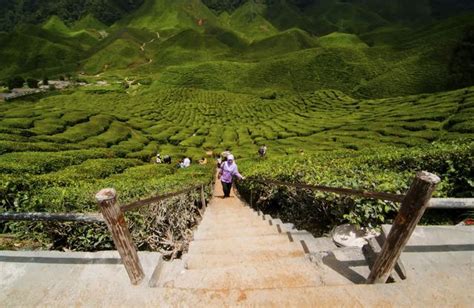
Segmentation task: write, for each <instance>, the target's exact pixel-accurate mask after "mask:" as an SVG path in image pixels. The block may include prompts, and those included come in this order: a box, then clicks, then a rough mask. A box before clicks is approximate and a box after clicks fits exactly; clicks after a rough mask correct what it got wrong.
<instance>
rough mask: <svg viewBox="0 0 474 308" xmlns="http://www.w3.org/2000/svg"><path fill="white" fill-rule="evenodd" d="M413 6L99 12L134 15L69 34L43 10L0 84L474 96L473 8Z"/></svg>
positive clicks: (24, 33)
mask: <svg viewBox="0 0 474 308" xmlns="http://www.w3.org/2000/svg"><path fill="white" fill-rule="evenodd" d="M63 2H64V3H69V2H68V1H63ZM63 2H60V3H59V4H56V6H55V7H62V5H63V4H62V3H63ZM89 2H97V1H92V0H91V1H89ZM99 2H100V1H99ZM99 2H97V3H99ZM112 2H113V4H111V3H112ZM412 2H413V1H411V2H410V3H408V2H407V1H395V3H394V2H390V3H380V1H362V0H361V1H345V2H340V1H330V0H328V1H246V2H243V3H239V2H238V1H225V2H219V3H220V4H217V3H216V2H212V3H210V2H206V4H208V5H209V6H210V7H213V8H215V6H216V5H217V6H219V7H222V9H225V10H226V11H225V12H223V13H221V14H219V15H217V13H215V12H213V11H211V10H210V9H209V8H208V6H206V5H205V4H203V3H202V2H201V1H200V0H193V1H185V0H177V1H171V0H156V1H155V0H154V1H151V0H150V1H145V2H144V3H143V5H141V6H138V5H137V4H138V2H136V1H133V2H125V1H123V4H121V3H122V2H120V1H102V2H100V3H102V4H103V5H105V6H107V7H108V6H110V7H117V8H120V10H122V11H129V10H130V9H132V8H136V9H135V10H133V11H131V13H130V14H127V15H126V16H124V17H123V18H121V19H120V20H117V21H116V22H115V24H113V26H111V27H109V26H106V25H105V24H103V23H101V22H100V21H99V20H97V19H96V18H95V17H93V16H92V15H90V14H86V13H87V12H86V13H81V15H80V16H79V17H80V19H78V18H79V17H78V18H76V19H77V21H76V22H74V23H72V22H71V20H70V19H67V18H65V17H64V16H62V15H61V14H59V13H57V14H56V15H58V16H59V18H58V17H57V16H56V15H52V14H54V13H55V12H52V11H51V10H46V11H45V12H49V13H48V14H49V15H47V18H45V19H44V22H42V23H41V24H37V25H31V24H30V25H25V24H23V25H19V26H18V27H17V28H16V29H15V30H14V31H10V32H8V33H0V45H1V46H2V49H1V50H0V66H1V67H2V70H0V79H8V78H9V77H11V76H12V75H14V74H22V75H24V76H23V77H25V78H26V77H34V78H36V79H39V78H43V77H44V76H54V75H58V74H65V73H71V74H78V73H85V74H86V75H90V76H95V75H97V74H102V76H103V77H104V78H116V77H119V78H125V77H130V76H133V77H136V78H138V79H144V78H148V77H149V76H150V75H151V76H152V77H153V79H155V80H158V82H159V83H160V84H161V85H163V86H167V85H170V84H171V85H175V86H179V87H183V86H184V87H198V88H204V89H209V90H226V91H231V92H244V93H248V92H249V91H251V92H259V91H266V90H267V89H268V88H271V91H275V92H276V93H278V92H291V93H294V92H295V91H296V92H308V91H314V90H319V89H328V88H330V89H336V90H340V91H343V92H344V93H346V94H350V95H352V96H357V97H365V98H374V97H392V96H398V95H408V94H418V93H425V92H436V91H440V90H445V89H453V88H460V87H465V86H470V85H472V80H471V78H472V77H471V73H470V71H471V69H470V66H469V65H468V64H469V61H470V58H471V57H470V56H469V55H470V51H469V48H470V46H471V45H472V44H470V43H469V42H470V39H469V37H470V36H469V35H468V34H466V33H469V32H468V30H467V29H469V27H472V26H473V25H474V22H473V20H474V19H473V18H472V16H473V15H472V12H470V10H469V9H470V6H469V4H467V3H464V2H462V1H456V3H457V4H459V5H460V6H458V7H454V6H453V4H452V3H451V4H450V5H451V6H453V7H454V9H453V10H447V9H446V7H447V6H449V5H448V4H447V3H444V2H443V1H437V2H433V3H431V2H429V1H419V3H412ZM415 2H416V1H415ZM22 3H23V2H22ZM75 3H77V2H75ZM81 3H82V2H81ZM87 3H88V1H86V2H85V3H84V4H74V5H78V6H81V7H82V6H84V7H87V5H88V4H87ZM126 3H130V6H128V4H126ZM18 5H20V6H21V5H25V7H29V6H28V5H27V1H26V2H24V3H23V4H18ZM35 5H36V4H35ZM38 5H40V4H38ZM229 8H230V9H229ZM232 8H234V9H232ZM440 8H442V9H440ZM217 9H218V10H220V8H217ZM462 9H465V10H462ZM6 11H7V12H9V10H6ZM13 11H14V10H13ZM67 11H68V12H82V11H81V10H80V9H76V10H72V9H71V10H67ZM94 11H97V12H100V11H101V10H94ZM109 12H112V13H113V10H110V11H109ZM440 12H443V13H440ZM461 13H462V14H461ZM44 14H46V13H44ZM45 16H46V15H45ZM397 16H398V17H400V18H398V19H397V18H395V17H397ZM76 19H74V20H76ZM400 20H405V21H406V22H400ZM414 20H416V21H417V22H411V21H414ZM447 75H448V76H450V77H449V78H445V76H447Z"/></svg>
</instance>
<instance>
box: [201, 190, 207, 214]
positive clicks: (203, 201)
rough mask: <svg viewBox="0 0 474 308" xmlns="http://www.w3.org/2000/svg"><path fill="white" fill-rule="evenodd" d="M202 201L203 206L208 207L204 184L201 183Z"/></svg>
mask: <svg viewBox="0 0 474 308" xmlns="http://www.w3.org/2000/svg"><path fill="white" fill-rule="evenodd" d="M201 203H202V207H203V208H205V207H206V197H204V185H201Z"/></svg>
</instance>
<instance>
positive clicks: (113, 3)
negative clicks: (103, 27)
mask: <svg viewBox="0 0 474 308" xmlns="http://www.w3.org/2000/svg"><path fill="white" fill-rule="evenodd" d="M143 2H144V0H83V1H77V0H54V1H49V0H43V1H41V0H0V7H1V9H0V31H7V32H8V31H11V30H13V29H14V28H15V26H17V25H19V24H23V23H31V24H39V23H42V22H44V21H46V20H47V19H48V18H49V17H50V16H52V15H57V16H58V17H59V18H61V20H63V21H65V22H66V23H72V22H74V21H76V20H79V19H81V18H82V17H84V16H86V15H88V14H92V15H93V16H94V17H95V18H97V19H98V20H100V21H101V22H103V23H105V24H108V25H110V24H112V23H114V22H115V21H117V20H119V19H121V18H122V17H123V16H124V15H126V14H127V13H129V12H130V11H132V10H134V9H136V8H137V7H139V6H140V5H141V4H142V3H143Z"/></svg>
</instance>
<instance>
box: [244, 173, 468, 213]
mask: <svg viewBox="0 0 474 308" xmlns="http://www.w3.org/2000/svg"><path fill="white" fill-rule="evenodd" d="M253 181H255V182H259V183H262V184H274V185H278V186H288V187H295V188H305V189H312V190H319V191H325V192H332V193H336V194H341V195H355V196H361V197H367V198H373V199H379V200H386V201H392V202H402V201H403V199H404V198H405V195H401V194H392V193H385V192H373V191H365V190H355V189H350V188H337V187H328V186H321V185H309V184H302V183H289V182H282V181H276V180H268V179H265V180H253ZM428 208H432V209H474V198H431V199H430V202H429V204H428Z"/></svg>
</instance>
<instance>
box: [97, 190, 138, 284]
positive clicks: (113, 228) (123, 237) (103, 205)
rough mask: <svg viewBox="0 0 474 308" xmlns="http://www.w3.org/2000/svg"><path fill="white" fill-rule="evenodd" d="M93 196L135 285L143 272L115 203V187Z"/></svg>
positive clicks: (130, 237) (121, 213) (122, 217)
mask: <svg viewBox="0 0 474 308" xmlns="http://www.w3.org/2000/svg"><path fill="white" fill-rule="evenodd" d="M95 198H96V200H97V203H99V206H100V210H101V212H102V215H104V218H105V221H106V223H107V226H108V227H109V231H110V233H112V239H113V240H114V243H115V247H116V248H117V250H118V252H119V254H120V257H121V258H122V262H123V265H124V266H125V269H126V270H127V274H128V277H129V278H130V282H131V283H132V284H134V285H137V284H139V283H140V282H141V281H142V280H143V278H144V277H145V274H144V272H143V268H142V265H141V263H140V259H139V258H138V254H137V248H136V247H135V244H134V243H133V240H132V236H131V235H130V231H129V230H128V226H127V222H126V221H125V217H124V215H123V212H122V211H121V210H120V207H119V206H118V205H117V203H116V192H115V189H112V188H106V189H102V190H101V191H99V192H98V193H97V194H96V196H95Z"/></svg>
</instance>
